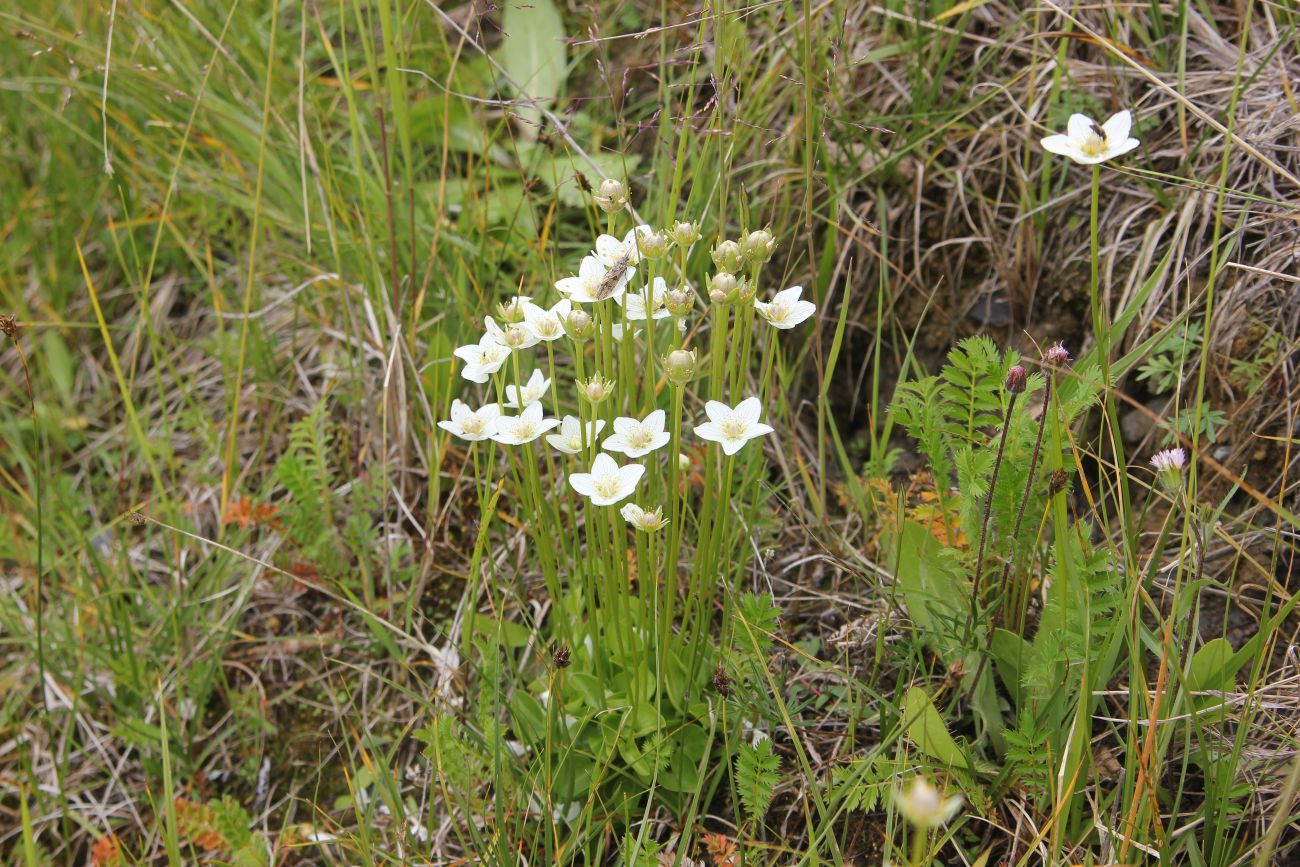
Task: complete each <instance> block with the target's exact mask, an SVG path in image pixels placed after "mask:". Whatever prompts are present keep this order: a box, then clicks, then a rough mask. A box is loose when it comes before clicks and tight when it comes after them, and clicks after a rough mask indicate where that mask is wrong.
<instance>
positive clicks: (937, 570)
mask: <svg viewBox="0 0 1300 867" xmlns="http://www.w3.org/2000/svg"><path fill="white" fill-rule="evenodd" d="M898 545H899V550H898V552H896V553H894V554H891V557H892V558H893V560H894V561H895V562H897V563H898V569H897V573H896V574H895V576H894V580H895V581H896V582H897V585H898V589H899V591H900V592H901V594H902V596H903V602H904V603H905V604H906V605H907V613H908V616H910V617H911V618H912V622H913V623H915V624H916V626H917V629H918V630H919V631H920V634H921V638H922V639H923V640H924V641H925V642H926V643H927V644H929V645H930V646H931V647H933V648H934V649H935V651H936V652H938V653H939V655H940V656H941V657H943V659H944V661H945V662H950V661H951V657H952V652H953V651H959V650H960V646H959V643H957V642H956V640H955V638H954V639H952V640H949V638H948V637H949V636H950V635H952V633H953V630H952V629H951V628H950V625H951V624H952V623H954V622H956V621H958V620H960V619H962V618H964V617H965V616H966V612H965V604H964V600H965V599H966V597H967V596H969V595H970V591H969V590H967V589H966V582H965V580H964V579H963V578H962V576H961V574H960V571H959V569H958V568H957V566H956V564H955V563H953V561H952V559H951V558H950V557H945V556H944V551H943V546H941V545H940V544H939V540H938V539H936V538H934V536H932V535H931V534H930V533H929V531H927V530H926V529H925V527H922V526H921V525H920V524H918V523H916V522H915V521H905V522H904V523H903V529H902V532H901V533H900V534H899V538H898Z"/></svg>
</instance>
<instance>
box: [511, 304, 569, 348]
mask: <svg viewBox="0 0 1300 867" xmlns="http://www.w3.org/2000/svg"><path fill="white" fill-rule="evenodd" d="M523 307H524V324H525V325H527V326H528V327H529V328H531V329H532V330H533V333H534V334H536V335H537V339H538V340H545V341H548V342H549V341H551V340H559V339H560V338H561V337H563V336H564V320H565V319H567V318H568V317H569V313H570V312H571V311H572V310H573V302H571V301H570V300H569V299H568V298H563V299H561V300H559V301H557V302H555V304H554V305H553V306H552V307H551V308H550V309H549V310H548V309H546V308H545V307H539V306H538V305H536V304H534V303H533V302H531V301H525V302H524V305H523Z"/></svg>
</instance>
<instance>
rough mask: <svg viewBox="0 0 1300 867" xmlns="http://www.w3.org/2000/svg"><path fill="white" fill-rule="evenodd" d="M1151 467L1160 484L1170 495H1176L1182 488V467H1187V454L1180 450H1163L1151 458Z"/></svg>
mask: <svg viewBox="0 0 1300 867" xmlns="http://www.w3.org/2000/svg"><path fill="white" fill-rule="evenodd" d="M1151 466H1152V467H1154V468H1155V471H1156V477H1157V478H1159V479H1160V484H1161V485H1163V486H1164V489H1165V490H1166V491H1168V492H1169V493H1171V494H1176V493H1178V492H1179V491H1180V490H1182V487H1183V467H1185V466H1187V452H1185V451H1183V450H1182V449H1165V450H1164V451H1161V452H1156V453H1155V454H1154V455H1152V456H1151Z"/></svg>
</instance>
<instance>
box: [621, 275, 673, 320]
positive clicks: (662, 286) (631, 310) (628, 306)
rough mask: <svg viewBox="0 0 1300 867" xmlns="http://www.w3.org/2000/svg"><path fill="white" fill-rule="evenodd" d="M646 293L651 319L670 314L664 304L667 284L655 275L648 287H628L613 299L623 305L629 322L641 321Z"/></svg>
mask: <svg viewBox="0 0 1300 867" xmlns="http://www.w3.org/2000/svg"><path fill="white" fill-rule="evenodd" d="M647 295H649V297H650V310H651V311H652V312H651V314H650V318H651V319H664V318H665V317H668V316H671V315H672V313H670V312H669V310H668V308H667V307H665V306H664V300H665V298H666V297H667V295H668V284H667V283H665V282H664V278H662V277H656V278H655V279H654V281H653V282H652V283H651V286H650V288H649V289H647V288H646V287H644V286H642V287H641V288H640V289H629V290H628V291H627V292H624V293H623V294H622V295H621V296H619V297H618V298H615V299H614V300H615V301H617V302H618V303H619V304H621V305H622V306H623V310H624V312H625V314H626V315H627V318H628V321H629V322H641V321H642V320H644V319H645V302H646V296H647Z"/></svg>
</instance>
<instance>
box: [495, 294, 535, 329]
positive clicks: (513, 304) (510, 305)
mask: <svg viewBox="0 0 1300 867" xmlns="http://www.w3.org/2000/svg"><path fill="white" fill-rule="evenodd" d="M529 300H531V299H528V298H524V297H521V296H516V297H514V298H511V299H510V300H509V301H503V302H501V303H499V304H497V310H498V311H499V312H500V313H501V318H502V319H503V320H505V321H506V322H512V323H518V322H523V321H524V302H525V301H529Z"/></svg>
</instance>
